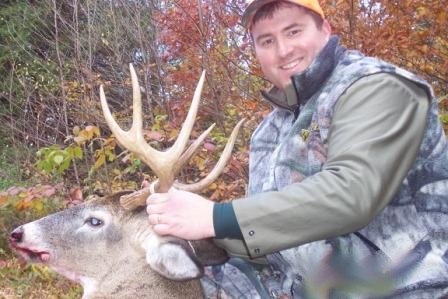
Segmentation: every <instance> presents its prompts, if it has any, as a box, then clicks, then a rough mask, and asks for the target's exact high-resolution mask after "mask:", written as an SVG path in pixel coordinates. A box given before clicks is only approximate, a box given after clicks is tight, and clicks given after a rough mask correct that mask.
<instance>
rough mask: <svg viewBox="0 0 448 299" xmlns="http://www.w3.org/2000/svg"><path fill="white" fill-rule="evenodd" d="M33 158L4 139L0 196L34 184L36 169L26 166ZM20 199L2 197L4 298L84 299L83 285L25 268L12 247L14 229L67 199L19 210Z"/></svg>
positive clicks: (0, 286)
mask: <svg viewBox="0 0 448 299" xmlns="http://www.w3.org/2000/svg"><path fill="white" fill-rule="evenodd" d="M30 156H31V153H30V152H29V151H28V150H26V149H23V148H22V149H21V148H17V147H11V146H10V144H8V143H7V142H6V141H5V139H3V138H0V194H1V192H2V191H5V190H7V189H8V188H10V187H12V186H25V187H26V186H29V185H32V184H33V182H32V179H31V178H30V175H29V173H30V172H32V171H33V169H32V168H31V167H30V169H27V167H24V165H25V166H26V165H32V164H31V163H29V159H27V157H30ZM20 159H22V160H20ZM20 200H21V197H20V195H17V196H4V195H3V196H1V195H0V299H3V298H5V299H16V298H36V299H37V298H39V299H41V298H42V299H46V298H54V299H56V298H57V299H59V298H61V299H74V298H81V296H82V289H81V287H80V286H78V285H76V284H75V283H73V282H71V281H69V280H67V279H65V278H64V277H62V276H60V275H58V274H57V273H55V272H53V271H52V270H50V269H49V268H47V267H45V266H41V265H22V264H21V262H19V260H18V259H17V258H16V256H15V255H14V254H13V253H12V252H11V250H10V249H9V246H8V233H9V232H10V231H11V230H12V229H13V228H14V227H16V226H18V225H20V224H22V223H26V222H29V221H32V220H34V219H38V218H40V217H43V216H45V215H47V214H49V213H52V212H55V211H57V210H60V209H62V208H63V207H64V200H63V198H62V197H61V196H59V197H58V196H52V197H51V198H41V199H37V200H38V201H39V204H38V205H34V206H32V207H31V208H26V209H18V208H17V202H18V201H20Z"/></svg>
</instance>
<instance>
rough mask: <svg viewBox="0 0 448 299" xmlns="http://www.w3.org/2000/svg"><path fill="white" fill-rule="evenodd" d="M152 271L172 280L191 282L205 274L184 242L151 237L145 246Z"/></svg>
mask: <svg viewBox="0 0 448 299" xmlns="http://www.w3.org/2000/svg"><path fill="white" fill-rule="evenodd" d="M144 248H145V250H146V262H147V263H148V264H149V266H150V267H151V269H153V270H154V271H156V272H157V273H159V274H160V275H162V276H164V277H166V278H169V279H172V280H189V279H194V278H199V277H201V276H202V275H203V274H204V269H203V267H202V266H201V265H200V264H199V262H198V261H197V259H196V257H195V255H194V252H193V250H192V248H190V247H189V246H188V243H187V242H186V241H183V240H179V239H174V238H172V239H171V238H162V237H159V236H156V235H154V234H152V235H150V236H149V237H148V238H147V239H146V240H145V244H144Z"/></svg>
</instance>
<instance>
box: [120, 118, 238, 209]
mask: <svg viewBox="0 0 448 299" xmlns="http://www.w3.org/2000/svg"><path fill="white" fill-rule="evenodd" d="M244 121H245V120H244V119H242V120H240V121H239V122H238V124H237V125H236V126H235V128H234V129H233V131H232V134H231V135H230V137H229V140H227V144H226V146H225V147H224V150H223V152H222V154H221V157H220V158H219V160H218V163H216V165H215V167H214V168H213V169H212V171H211V172H210V173H209V174H208V175H207V176H206V177H205V178H203V179H202V180H201V181H199V182H197V183H194V184H182V183H179V182H174V186H175V187H176V188H178V189H181V190H185V191H193V192H194V191H200V190H202V189H204V188H205V187H207V186H208V185H210V184H211V183H212V182H213V181H214V180H216V178H217V177H218V176H219V175H220V174H221V172H222V171H223V170H224V166H225V164H226V163H227V162H228V160H229V158H230V154H231V152H232V149H233V146H234V144H235V140H236V137H237V136H238V131H239V129H240V127H241V125H242V124H243V123H244ZM212 128H213V126H212V127H210V128H209V129H208V130H207V131H205V132H203V133H202V134H201V136H199V137H198V138H197V139H196V141H195V142H194V143H193V144H192V145H190V147H189V148H188V150H187V151H185V153H184V154H183V155H182V158H185V161H187V160H188V159H189V158H190V157H191V156H192V155H193V154H194V152H195V151H196V150H197V148H198V145H199V144H200V143H201V142H202V140H203V139H204V138H205V136H206V135H207V134H208V132H209V131H211V129H212ZM195 144H197V145H195ZM187 156H188V159H187ZM152 192H154V190H152V187H146V188H143V189H140V190H138V191H136V192H133V193H131V194H128V195H124V196H122V197H121V198H120V203H121V205H122V206H123V208H125V209H127V210H132V209H134V208H137V207H138V206H141V205H143V204H144V203H145V201H146V198H147V197H148V196H149V195H150V194H151V193H152Z"/></svg>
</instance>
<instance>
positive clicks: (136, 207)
mask: <svg viewBox="0 0 448 299" xmlns="http://www.w3.org/2000/svg"><path fill="white" fill-rule="evenodd" d="M130 72H131V79H132V89H133V124H132V127H131V129H130V130H129V131H123V130H122V129H121V128H120V127H119V125H118V124H117V123H116V122H115V120H114V119H113V117H112V114H111V112H110V110H109V108H108V105H107V102H106V97H105V95H104V90H103V87H102V86H101V87H100V99H101V106H102V109H103V113H104V116H105V119H106V122H107V124H108V126H109V127H110V129H111V131H112V133H113V134H114V135H115V137H116V139H117V141H118V142H119V144H120V145H122V146H123V147H125V148H127V149H129V150H130V151H131V152H133V153H134V154H135V155H137V156H138V157H139V158H140V159H141V160H142V161H143V162H144V163H146V164H147V165H148V166H149V167H150V168H151V169H152V170H153V171H154V173H155V174H156V175H157V177H158V179H157V180H156V181H155V182H153V183H152V184H151V186H150V187H149V188H147V189H142V190H140V191H137V192H134V193H118V194H114V195H111V196H107V197H103V198H96V199H92V200H90V201H87V202H85V203H83V204H81V205H78V206H75V207H73V208H70V209H67V210H63V211H61V212H59V213H55V214H52V215H49V216H46V217H44V218H42V219H39V220H36V221H34V222H31V223H27V224H24V225H22V226H20V227H18V228H16V229H15V230H13V231H12V232H11V233H10V236H9V240H10V244H11V247H12V248H13V249H14V250H15V251H16V252H17V253H18V254H19V255H20V256H21V257H22V258H24V259H25V260H26V261H28V262H31V263H42V264H45V265H47V266H49V267H50V268H52V269H54V270H55V271H56V272H58V273H60V274H61V275H63V276H65V277H67V278H69V279H71V280H74V281H76V282H78V283H80V284H81V285H82V287H83V289H84V294H83V298H84V299H87V298H201V297H202V291H201V287H200V283H199V280H198V279H197V278H200V277H201V276H202V275H203V271H204V266H206V265H213V264H221V263H224V262H225V261H226V260H227V255H226V253H225V251H223V250H222V249H220V248H218V247H216V246H215V245H214V244H213V242H212V241H211V240H202V241H185V240H181V239H177V238H173V237H160V236H158V235H156V234H155V233H154V232H153V231H152V229H151V226H150V225H149V223H148V220H147V215H146V211H145V207H144V204H145V199H146V197H147V196H148V195H149V194H150V193H151V192H166V191H168V189H169V188H170V187H172V186H173V185H174V186H175V187H176V188H179V189H182V190H189V191H193V192H195V191H196V192H197V191H200V190H201V189H203V188H204V187H205V186H207V185H209V184H210V183H211V182H212V181H213V180H215V179H216V177H217V176H218V175H219V174H220V173H221V172H222V171H223V169H224V166H225V164H226V163H227V160H228V159H229V157H230V154H231V151H232V148H233V145H234V142H235V139H236V136H237V133H238V130H239V128H240V126H241V124H242V121H240V122H239V123H238V124H237V125H236V127H235V128H234V130H233V132H232V134H231V137H230V138H229V140H228V142H227V144H226V147H225V149H224V151H223V154H222V155H221V158H220V159H219V161H218V163H217V164H216V165H215V167H214V169H213V170H212V171H211V172H210V174H209V175H207V176H206V177H205V178H204V179H202V180H200V181H199V182H197V183H195V184H190V185H188V184H181V183H179V182H177V181H175V177H176V175H177V174H178V172H179V171H180V170H181V168H182V166H183V165H185V163H186V162H187V161H188V160H189V159H190V158H191V156H192V155H193V154H194V153H195V152H196V150H197V149H198V147H199V145H200V144H201V142H202V141H203V140H204V139H205V137H206V135H207V133H208V132H210V131H211V129H212V128H213V126H212V127H210V128H209V129H208V130H206V131H205V132H204V133H203V134H201V135H200V136H199V137H198V138H197V140H196V141H194V142H193V143H192V144H191V145H190V146H189V147H188V149H187V150H185V151H184V149H185V147H186V145H187V142H188V139H189V136H190V132H191V129H192V127H193V123H194V120H195V117H196V112H197V109H198V106H199V99H200V95H201V91H202V86H203V84H204V78H205V75H204V73H203V74H202V76H201V78H200V80H199V83H198V85H197V87H196V91H195V93H194V96H193V101H192V104H191V107H190V110H189V112H188V115H187V117H186V120H185V122H184V125H183V127H182V129H181V131H180V133H179V136H178V138H177V140H176V141H175V143H174V144H173V145H172V147H171V148H169V149H168V150H167V151H164V152H161V151H157V150H155V149H153V148H152V147H151V146H150V145H149V144H147V143H146V142H145V140H144V137H143V131H142V112H141V97H140V89H139V84H138V79H137V75H136V73H135V71H134V69H133V67H132V65H130Z"/></svg>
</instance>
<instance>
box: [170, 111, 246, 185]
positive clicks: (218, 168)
mask: <svg viewBox="0 0 448 299" xmlns="http://www.w3.org/2000/svg"><path fill="white" fill-rule="evenodd" d="M244 122H245V119H242V120H240V121H239V122H238V123H237V124H236V126H235V128H233V131H232V133H231V134H230V137H229V139H228V140H227V143H226V146H225V147H224V150H223V151H222V154H221V157H220V158H219V160H218V162H217V163H216V165H215V167H213V169H212V171H210V173H209V174H208V175H207V176H206V177H205V178H203V179H202V180H200V181H199V182H196V183H193V184H182V183H179V182H174V187H176V188H178V189H181V190H184V191H190V192H199V191H201V190H202V189H204V188H205V187H207V186H208V185H210V184H211V183H213V182H214V181H215V180H216V179H217V178H218V176H219V175H220V174H221V173H222V172H223V170H224V167H225V166H226V164H227V162H228V161H229V159H230V156H231V154H232V149H233V146H234V145H235V140H236V137H237V136H238V132H239V130H240V128H241V126H242V125H243V123H244Z"/></svg>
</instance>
